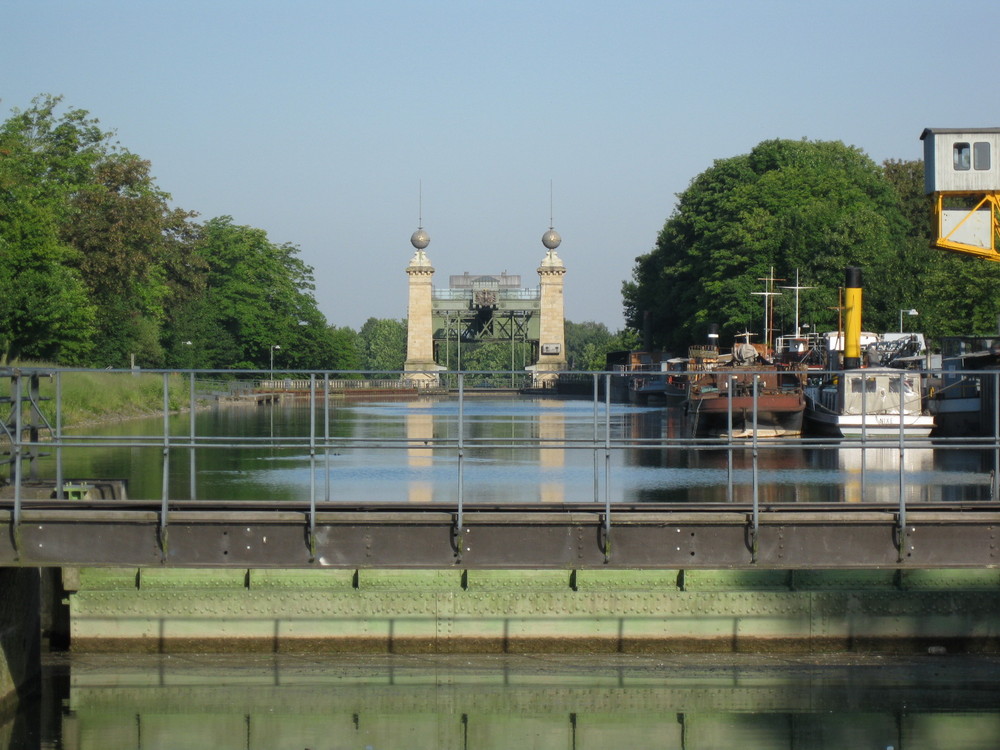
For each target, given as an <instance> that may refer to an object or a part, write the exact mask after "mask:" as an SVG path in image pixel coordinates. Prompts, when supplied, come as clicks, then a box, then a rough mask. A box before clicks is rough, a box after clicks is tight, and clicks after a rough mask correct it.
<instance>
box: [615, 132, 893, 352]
mask: <svg viewBox="0 0 1000 750" xmlns="http://www.w3.org/2000/svg"><path fill="white" fill-rule="evenodd" d="M906 232H907V222H906V218H905V216H904V214H903V211H902V208H901V199H900V197H899V195H898V194H897V192H896V191H895V190H894V189H893V187H892V185H891V184H890V182H889V181H888V180H887V179H886V177H885V175H884V174H883V172H882V170H881V169H880V168H879V166H878V165H876V164H875V163H874V162H872V161H871V159H869V158H868V157H867V156H865V155H864V154H863V153H861V152H860V151H859V150H858V149H856V148H852V147H848V146H845V145H844V144H842V143H839V142H810V141H787V140H774V141H765V142H763V143H761V144H759V145H758V146H757V147H756V148H754V149H753V151H751V152H750V153H749V154H745V155H742V156H737V157H732V158H729V159H721V160H718V161H716V162H715V163H714V165H713V166H712V167H710V168H709V169H708V170H706V171H705V172H703V173H702V174H701V175H699V176H698V177H696V178H695V179H694V180H693V181H692V183H691V185H690V186H689V187H688V189H687V190H685V191H684V192H683V193H681V194H680V195H679V196H678V205H677V208H676V210H675V211H674V213H673V215H672V216H671V217H670V218H669V219H668V220H667V222H666V224H665V225H664V227H663V230H662V231H661V232H660V234H659V236H658V238H657V242H656V245H655V247H654V248H653V250H652V251H651V252H649V253H648V254H646V255H643V256H640V257H639V258H637V259H636V265H635V267H634V269H633V278H632V280H631V281H630V282H626V283H625V284H624V285H623V297H624V302H625V312H626V317H627V320H628V324H629V326H630V327H631V328H632V329H634V330H637V331H638V330H641V328H642V324H643V316H644V315H645V314H646V313H648V314H649V315H650V316H651V322H652V332H653V342H652V343H653V344H654V346H658V347H661V348H663V349H667V350H671V349H673V350H684V349H685V348H686V346H687V345H688V344H689V343H691V342H692V341H700V340H702V339H703V338H704V335H705V332H706V329H707V326H708V324H709V323H719V324H720V325H721V326H722V334H723V337H724V339H725V338H729V339H730V340H732V338H733V337H734V335H735V334H736V333H737V332H739V331H740V330H743V329H745V328H749V329H751V330H756V331H758V332H760V330H761V328H762V327H763V312H762V310H763V308H762V303H761V297H760V296H755V293H759V292H762V291H766V286H765V282H764V281H762V279H766V278H768V277H771V276H772V271H773V277H776V278H780V279H785V280H793V279H795V278H796V271H798V272H799V278H800V282H801V283H802V284H804V285H810V286H814V287H816V289H815V290H812V291H811V292H810V293H807V294H803V295H802V298H801V299H802V305H801V314H802V319H803V320H807V321H810V322H814V323H816V324H818V325H819V326H824V327H826V326H828V327H835V326H836V322H837V313H836V307H837V306H838V304H839V303H838V288H839V287H840V286H842V285H843V269H844V268H845V267H846V266H860V267H862V269H863V270H864V273H865V276H864V278H865V289H866V292H865V293H866V307H865V321H866V322H865V326H866V327H870V328H874V329H876V330H879V329H881V330H891V328H890V325H891V322H892V320H893V319H894V318H895V316H896V315H897V314H898V309H899V304H900V300H901V299H902V298H903V297H904V296H905V291H906V289H907V288H908V281H907V274H906V272H905V271H906V267H907V263H908V259H907V257H906V250H907V246H906V244H905V243H902V242H900V240H901V238H903V237H905V236H906ZM783 283H791V282H790V281H786V282H783ZM775 291H780V290H775ZM789 298H790V296H789ZM779 309H780V308H779ZM786 317H788V316H787V314H786ZM758 340H761V339H760V338H758Z"/></svg>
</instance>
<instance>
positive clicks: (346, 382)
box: [0, 368, 1000, 558]
mask: <svg viewBox="0 0 1000 750" xmlns="http://www.w3.org/2000/svg"><path fill="white" fill-rule="evenodd" d="M74 372H78V371H75V370H59V369H53V370H48V369H45V370H42V369H30V368H22V369H14V368H7V370H6V371H0V376H3V377H4V379H5V380H6V382H8V383H9V386H8V389H7V393H6V394H5V393H4V392H3V391H2V390H0V405H2V404H6V405H8V406H9V407H10V413H9V415H7V417H6V419H5V420H4V421H3V422H2V431H0V443H4V444H5V445H4V452H5V453H6V454H7V456H9V458H8V460H7V462H6V463H7V465H8V468H9V477H8V479H7V484H8V487H9V494H10V495H12V499H13V523H14V526H15V528H16V527H17V525H18V524H19V522H20V516H21V511H22V506H23V501H22V500H23V497H22V487H23V486H24V484H25V481H26V480H25V464H27V469H28V477H29V478H30V479H34V478H37V472H36V466H37V462H38V459H39V458H40V457H41V456H42V455H43V454H45V453H52V452H54V454H55V477H54V492H55V497H56V499H58V500H62V499H64V496H65V495H64V492H65V485H64V479H63V469H62V461H61V457H62V452H63V451H64V450H66V449H68V448H89V449H101V448H111V447H147V448H149V447H153V448H158V449H159V450H160V451H161V455H162V464H163V466H162V476H163V479H162V487H161V496H160V498H159V501H160V508H159V525H160V529H161V532H162V533H163V534H164V535H165V534H166V530H167V528H168V523H169V515H170V509H171V503H172V502H173V501H175V500H176V499H177V498H176V494H177V493H176V492H175V488H173V487H172V486H171V480H170V477H171V472H170V470H169V469H170V461H171V455H172V453H174V452H176V451H178V450H180V451H187V452H188V454H189V461H190V487H189V488H188V495H189V499H191V500H195V499H197V487H196V483H195V477H196V465H195V462H196V453H197V451H199V450H201V449H208V450H227V451H240V450H243V449H248V448H259V447H260V446H261V445H270V446H275V447H280V448H295V449H299V450H304V451H306V452H307V454H308V461H309V470H310V487H309V500H308V523H309V534H310V540H314V538H315V530H316V514H317V508H318V505H319V504H320V503H323V502H329V501H330V497H331V494H330V484H331V474H330V464H329V457H330V454H331V452H335V451H337V450H341V449H345V448H351V449H358V450H375V449H379V450H382V449H390V450H392V449H395V450H410V449H424V450H426V449H431V450H433V451H435V455H439V452H443V453H444V454H445V455H447V456H450V457H451V458H449V461H450V460H454V462H455V464H456V475H455V482H456V485H457V507H456V524H455V528H456V534H457V535H458V539H457V548H458V549H461V548H462V547H461V533H462V531H461V530H462V528H463V517H464V513H465V510H466V508H467V502H466V497H465V469H466V462H467V457H468V454H469V452H470V451H472V450H480V449H494V448H533V449H538V450H540V451H546V450H553V449H558V450H578V451H586V452H589V453H590V454H592V456H593V467H594V477H593V503H594V505H595V506H597V507H601V508H602V510H603V539H602V545H603V549H604V554H605V557H606V558H607V557H608V556H609V555H610V550H611V532H612V525H613V524H612V520H613V514H614V505H615V503H614V502H613V500H612V495H611V493H610V489H609V488H610V487H611V485H612V481H611V473H612V455H613V454H614V453H615V452H617V451H622V450H663V449H665V448H676V449H682V450H690V451H704V450H712V451H719V450H723V451H726V452H727V454H728V461H727V467H728V472H727V498H728V499H729V500H730V501H732V497H733V494H732V487H733V457H734V454H735V453H736V452H737V451H739V452H741V453H746V452H749V456H750V463H751V468H752V495H751V501H750V504H749V505H750V507H749V509H748V510H749V514H750V519H749V520H750V523H749V527H750V530H749V533H750V545H749V546H750V548H751V551H752V552H753V553H754V554H756V540H757V537H758V534H759V530H760V521H761V514H762V512H765V510H766V509H762V507H761V501H760V476H759V468H760V467H759V459H760V456H761V453H762V452H764V451H771V450H780V449H784V448H788V447H809V448H814V449H819V450H840V449H843V448H860V449H864V450H867V449H871V448H883V449H884V448H890V449H893V450H895V451H897V452H898V455H899V467H898V491H899V495H898V507H897V508H896V526H897V533H898V539H899V549H900V554H902V550H903V549H904V548H905V545H906V534H907V525H906V523H907V521H906V518H907V500H906V492H905V490H906V487H907V476H906V472H907V469H906V462H905V460H904V458H905V455H906V453H907V451H910V450H914V449H917V448H927V447H931V446H933V447H934V449H935V450H955V449H969V448H973V449H979V450H984V451H988V452H990V453H991V454H992V466H993V470H992V471H991V472H990V476H989V487H990V496H989V497H988V498H984V500H989V501H993V500H996V499H997V498H998V497H1000V491H998V487H997V483H998V481H1000V472H998V471H997V470H996V469H997V467H998V466H1000V414H998V413H997V409H996V406H997V404H1000V377H998V376H997V372H995V371H983V372H966V373H965V375H966V376H967V377H972V378H979V382H980V384H981V387H980V391H981V393H980V395H981V397H982V398H984V399H985V400H986V402H987V403H990V402H991V403H992V407H991V408H992V425H991V426H990V430H989V431H988V434H981V435H971V436H969V435H962V436H954V437H935V438H933V439H932V438H929V437H926V436H922V437H919V438H913V437H911V436H908V435H907V434H906V431H905V430H903V429H897V430H896V433H897V434H895V435H886V434H884V432H883V433H882V434H870V432H871V431H872V429H873V428H871V427H870V425H869V423H868V422H867V421H862V423H861V428H860V434H859V435H858V436H854V437H823V436H817V435H812V434H809V433H808V432H804V433H802V434H800V435H795V436H786V437H780V438H765V437H762V436H761V434H760V430H759V427H760V424H761V421H760V420H761V412H762V409H761V407H760V399H761V398H762V396H761V394H762V388H761V387H760V380H761V378H762V377H763V376H764V373H762V372H761V371H760V370H748V371H738V370H728V371H726V372H725V373H724V374H721V375H720V377H722V378H723V379H724V381H726V382H727V384H728V389H729V391H732V390H733V387H734V379H735V378H737V377H740V376H747V377H749V378H750V379H751V381H752V388H751V393H752V409H751V412H750V414H749V418H750V420H751V421H750V424H751V426H752V428H751V429H750V430H749V431H748V432H746V433H744V434H745V436H744V437H737V436H736V431H735V430H734V429H733V427H734V423H735V420H736V418H737V416H738V415H737V414H736V413H734V407H733V401H732V399H729V402H728V409H727V411H726V427H727V429H725V430H724V431H723V434H721V435H718V436H716V435H699V434H696V433H689V432H683V433H681V434H677V435H670V434H667V435H660V436H656V437H637V436H633V435H627V434H622V433H621V432H620V431H616V430H614V429H612V393H613V392H614V391H615V387H614V386H615V378H621V377H622V376H621V374H620V373H613V372H600V373H566V374H565V375H567V379H569V380H575V381H577V382H579V381H580V380H581V379H582V380H586V381H589V385H590V393H589V395H587V396H586V398H587V399H589V400H590V401H591V402H592V405H593V410H592V412H593V415H592V430H591V431H590V434H589V435H588V436H586V437H574V438H562V439H553V438H551V437H544V436H534V437H524V436H519V437H510V438H503V437H496V436H491V437H488V438H483V437H474V436H471V435H469V434H467V432H466V417H465V406H466V404H467V402H468V399H469V398H470V389H469V388H468V387H467V383H468V381H469V380H470V379H477V378H483V377H492V378H493V379H495V380H497V381H498V382H503V381H504V380H505V379H507V378H508V377H513V375H515V374H516V375H518V376H520V375H522V374H523V373H511V372H499V373H497V372H474V373H470V372H451V373H433V374H434V375H440V376H446V377H447V378H449V379H451V380H452V381H453V382H454V383H455V388H454V390H453V392H452V393H451V394H450V395H449V396H447V397H448V398H455V399H457V404H458V419H457V433H456V434H454V435H451V436H446V437H435V436H421V437H419V438H411V437H399V438H393V437H374V438H373V437H344V436H335V435H334V434H333V431H332V429H331V427H332V425H333V424H334V419H333V414H332V411H331V402H332V401H333V396H334V395H335V394H336V393H337V392H338V391H341V392H342V391H344V390H351V391H358V390H359V389H363V388H365V387H367V388H373V389H378V388H382V387H394V388H396V387H404V383H405V381H404V380H402V379H401V374H397V376H398V377H396V378H389V379H370V377H369V376H371V375H372V373H357V372H348V373H343V372H291V373H285V374H284V375H285V376H284V377H280V378H270V377H266V378H265V377H264V376H263V374H261V373H259V372H250V371H240V372H237V373H233V372H231V371H224V372H223V371H191V370H187V371H143V374H144V375H145V377H154V378H159V379H160V380H161V382H162V385H161V388H162V402H161V404H160V407H159V411H160V417H161V420H162V425H163V428H162V433H161V434H149V435H138V436H127V437H122V436H114V437H108V436H102V435H94V434H90V435H88V434H79V433H76V432H70V431H68V430H67V429H66V427H65V424H64V418H63V384H64V381H65V379H66V378H68V377H72V374H73V373H74ZM101 372H107V371H101ZM113 372H117V373H119V374H122V375H123V376H125V375H135V374H136V372H135V371H132V370H126V371H113ZM375 374H378V373H375ZM882 374H883V375H884V374H885V373H884V371H883V373H882ZM915 374H919V375H922V376H923V377H924V378H925V379H931V380H934V379H936V378H939V377H940V375H941V373H939V372H930V371H920V372H919V373H914V371H909V370H899V371H898V372H896V371H893V372H891V373H889V374H888V375H887V376H886V377H887V378H888V380H887V382H889V383H890V384H891V383H896V389H895V392H896V393H898V394H899V401H898V411H899V412H900V413H901V414H903V413H906V412H907V409H908V408H909V403H908V398H907V393H908V392H911V395H912V389H910V388H909V385H908V383H909V380H910V379H912V378H913V377H914V375H915ZM360 376H365V378H362V377H360ZM809 377H810V378H812V379H814V380H816V381H819V380H822V379H826V380H830V379H834V378H843V377H845V374H844V373H840V372H811V373H810V374H809ZM43 381H45V382H46V383H47V386H46V388H44V389H43V388H42V382H43ZM862 383H863V387H862V388H861V391H860V400H861V411H862V412H863V413H865V414H867V413H868V411H869V409H868V406H869V403H868V402H869V400H870V399H872V398H875V396H873V395H872V394H871V393H869V389H868V386H867V383H866V381H862ZM385 384H389V385H385ZM413 390H414V393H415V394H416V393H419V391H418V390H417V389H415V388H414V389H413ZM889 390H890V391H891V390H892V389H891V387H890V389H889ZM43 391H44V393H43ZM181 391H183V395H181V393H180V392H181ZM550 392H551V394H552V395H557V394H558V388H555V387H554V388H551V389H550ZM209 393H211V394H214V396H215V397H218V396H219V395H220V394H225V395H226V396H228V397H232V398H237V399H238V398H253V397H257V396H259V395H260V394H270V395H272V396H273V395H277V396H278V397H281V396H283V395H288V396H295V397H296V398H297V399H298V400H299V402H300V403H301V402H302V401H306V402H307V404H308V409H309V432H308V435H297V436H290V437H289V436H270V437H255V436H245V435H242V436H241V435H226V436H207V435H199V434H198V432H197V429H196V419H195V417H196V414H197V412H198V407H199V405H200V404H202V403H204V400H205V398H206V394H209ZM878 395H879V396H881V395H882V394H878ZM927 395H928V394H918V396H921V397H925V396H927ZM46 400H49V401H50V402H51V403H50V404H49V405H47V406H46V405H45V402H46ZM694 408H695V407H694V406H692V405H691V404H690V403H689V404H688V410H689V411H691V410H693V409H694ZM178 409H186V410H187V411H188V413H189V425H188V434H187V435H183V436H178V435H174V434H172V433H171V416H172V415H173V414H176V412H177V411H178ZM864 450H863V451H862V456H864V455H865V453H864ZM321 462H323V467H322V468H321V466H320V464H321ZM321 476H322V477H323V482H324V489H322V490H320V488H319V484H320V483H319V481H318V477H321ZM861 481H862V487H863V486H864V482H865V466H864V463H862V472H861ZM862 494H864V490H863V489H862ZM145 499H147V500H152V499H153V498H145ZM311 543H314V542H311Z"/></svg>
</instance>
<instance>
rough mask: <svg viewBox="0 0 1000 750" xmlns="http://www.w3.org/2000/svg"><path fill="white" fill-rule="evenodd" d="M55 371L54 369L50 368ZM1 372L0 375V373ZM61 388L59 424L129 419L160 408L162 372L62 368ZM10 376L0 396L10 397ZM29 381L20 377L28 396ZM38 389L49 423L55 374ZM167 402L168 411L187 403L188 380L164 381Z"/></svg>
mask: <svg viewBox="0 0 1000 750" xmlns="http://www.w3.org/2000/svg"><path fill="white" fill-rule="evenodd" d="M16 366H17V367H21V368H38V369H40V370H42V371H44V370H45V369H46V368H47V367H48V366H47V365H44V364H39V363H19V364H18V365H16ZM52 372H54V368H53V370H52ZM2 374H3V373H2V371H0V375H2ZM58 377H59V379H60V380H61V390H62V424H63V426H64V427H69V426H73V425H78V424H84V423H88V422H103V421H108V420H114V419H130V418H133V417H141V416H145V415H148V414H157V413H162V411H163V375H162V374H158V373H141V372H140V373H131V372H105V371H102V370H87V371H64V372H62V373H60V374H59V376H58ZM11 385H12V384H11V380H10V377H9V376H5V377H2V378H0V397H10V396H11V395H12V394H11ZM28 387H29V383H28V380H27V378H25V379H24V380H22V385H21V388H22V392H23V393H22V395H23V396H27V389H28ZM39 392H40V394H41V396H42V398H43V399H44V400H43V401H42V402H41V410H42V413H43V414H44V415H45V418H46V419H48V420H49V422H50V423H51V424H53V425H54V424H55V417H56V400H55V396H56V377H55V376H54V375H52V376H43V377H42V378H41V380H40V382H39ZM167 405H168V408H169V409H170V410H171V411H175V410H178V409H180V408H182V407H185V406H187V405H188V392H187V383H186V381H185V380H184V379H183V378H182V377H181V376H180V375H171V376H169V377H168V380H167Z"/></svg>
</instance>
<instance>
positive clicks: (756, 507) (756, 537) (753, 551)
mask: <svg viewBox="0 0 1000 750" xmlns="http://www.w3.org/2000/svg"><path fill="white" fill-rule="evenodd" d="M759 378H760V374H759V373H756V372H755V373H754V374H753V437H752V443H751V445H752V463H753V469H752V470H753V529H752V531H751V538H750V561H751V562H757V550H758V547H759V544H760V471H759V468H760V467H759V466H758V451H757V386H758V384H759ZM730 403H732V399H730Z"/></svg>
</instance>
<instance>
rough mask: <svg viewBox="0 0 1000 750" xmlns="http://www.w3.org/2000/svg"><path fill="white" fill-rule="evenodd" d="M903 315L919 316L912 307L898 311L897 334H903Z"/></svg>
mask: <svg viewBox="0 0 1000 750" xmlns="http://www.w3.org/2000/svg"><path fill="white" fill-rule="evenodd" d="M903 313H906V314H907V315H920V313H918V312H917V311H916V310H914V309H913V308H912V307H911V308H910V309H909V310H900V311H899V332H900V333H902V332H903Z"/></svg>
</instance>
